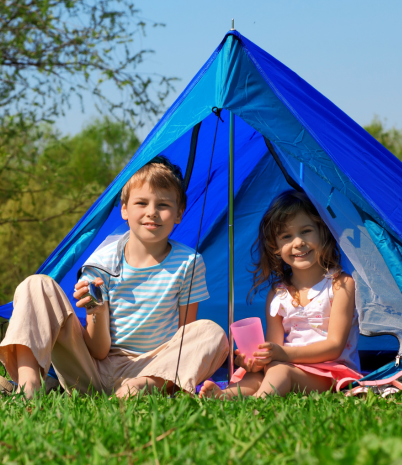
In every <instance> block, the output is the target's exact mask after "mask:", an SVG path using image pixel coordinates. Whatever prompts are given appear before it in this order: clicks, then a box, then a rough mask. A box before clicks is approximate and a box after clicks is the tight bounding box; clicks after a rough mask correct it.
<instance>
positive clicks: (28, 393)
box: [15, 382, 40, 399]
mask: <svg viewBox="0 0 402 465" xmlns="http://www.w3.org/2000/svg"><path fill="white" fill-rule="evenodd" d="M39 390H40V384H39V385H38V384H37V383H30V382H26V383H25V384H23V385H22V386H18V389H17V390H16V392H15V393H16V394H19V393H20V392H22V391H24V395H25V397H26V398H27V399H32V398H33V396H34V395H35V392H37V391H39Z"/></svg>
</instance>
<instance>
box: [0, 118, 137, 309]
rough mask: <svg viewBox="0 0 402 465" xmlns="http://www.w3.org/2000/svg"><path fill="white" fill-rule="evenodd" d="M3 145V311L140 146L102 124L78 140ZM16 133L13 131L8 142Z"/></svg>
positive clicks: (27, 138) (130, 135)
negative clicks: (17, 290)
mask: <svg viewBox="0 0 402 465" xmlns="http://www.w3.org/2000/svg"><path fill="white" fill-rule="evenodd" d="M12 130H13V131H14V137H13V138H12V139H10V138H9V137H8V138H7V139H6V140H5V141H3V143H1V138H0V186H1V187H0V276H1V280H0V303H1V304H4V303H6V302H8V301H10V300H12V297H13V293H14V290H15V288H16V286H17V285H18V284H19V283H20V282H21V281H22V280H23V279H25V278H26V277H27V276H28V275H30V274H33V273H34V272H35V271H36V270H37V269H38V268H39V266H40V265H41V264H42V263H43V261H44V260H45V259H46V257H47V256H48V255H49V254H50V253H51V252H52V250H54V248H55V247H56V246H57V245H58V244H59V243H60V241H61V240H62V239H63V237H64V236H65V235H66V234H67V233H68V232H69V231H70V229H71V228H72V227H73V226H74V225H75V223H76V222H77V221H78V220H79V218H80V217H81V216H82V215H83V214H84V213H85V212H86V211H87V209H88V208H89V207H90V206H91V204H92V203H93V202H94V201H95V200H96V199H97V198H98V197H99V195H100V194H101V193H102V192H103V191H104V189H105V188H106V187H107V186H108V185H109V184H110V183H111V182H112V181H113V179H114V178H115V177H116V175H117V174H118V173H119V172H120V171H121V169H122V168H123V167H124V166H125V164H126V163H127V161H128V160H129V159H130V158H131V157H132V155H133V154H134V152H135V151H136V149H137V148H138V146H139V141H138V139H137V137H136V136H135V134H134V132H133V131H132V130H131V129H130V128H129V127H128V126H125V125H123V124H121V123H118V122H112V121H110V120H109V119H107V118H105V119H104V120H96V121H94V122H93V123H92V124H90V125H88V126H87V127H86V128H85V129H84V130H83V131H82V132H81V133H79V134H77V135H75V136H74V137H70V136H68V137H61V136H60V134H58V133H57V132H55V131H54V130H53V129H52V127H51V126H42V127H39V128H36V129H34V128H32V129H31V131H30V132H28V133H24V132H20V131H18V127H16V128H12ZM10 133H11V130H10V132H9V134H10Z"/></svg>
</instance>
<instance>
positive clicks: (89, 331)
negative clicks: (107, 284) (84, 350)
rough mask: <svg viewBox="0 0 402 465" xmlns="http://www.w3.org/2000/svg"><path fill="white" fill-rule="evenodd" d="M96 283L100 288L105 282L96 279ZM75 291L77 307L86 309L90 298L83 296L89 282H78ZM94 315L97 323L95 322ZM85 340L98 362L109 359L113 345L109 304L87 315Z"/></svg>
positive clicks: (106, 303) (96, 308) (92, 310)
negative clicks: (108, 355)
mask: <svg viewBox="0 0 402 465" xmlns="http://www.w3.org/2000/svg"><path fill="white" fill-rule="evenodd" d="M94 283H95V285H96V286H97V287H98V286H101V285H102V284H103V281H102V280H101V279H100V278H96V279H95V280H94ZM75 289H76V291H75V292H74V297H75V298H76V299H78V301H77V303H76V305H77V307H79V308H84V307H85V304H86V303H87V302H88V301H89V300H90V297H84V298H83V299H81V296H82V295H84V294H85V293H86V292H88V282H87V281H80V282H78V283H77V284H76V286H75ZM94 314H95V320H96V322H95V323H94V321H93V315H94ZM84 340H85V344H86V345H87V347H88V350H89V352H90V354H91V355H92V357H94V358H96V359H98V360H103V359H104V358H106V357H107V354H108V353H109V351H110V347H111V344H112V340H111V337H110V321H109V302H105V303H104V304H103V305H100V306H98V307H95V308H94V309H91V314H90V315H87V327H86V329H85V330H84Z"/></svg>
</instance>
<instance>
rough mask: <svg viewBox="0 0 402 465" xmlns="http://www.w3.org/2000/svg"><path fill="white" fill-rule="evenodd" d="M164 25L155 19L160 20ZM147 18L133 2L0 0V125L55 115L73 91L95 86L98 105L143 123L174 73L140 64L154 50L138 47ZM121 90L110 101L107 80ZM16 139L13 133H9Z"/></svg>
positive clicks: (156, 110) (155, 111)
mask: <svg viewBox="0 0 402 465" xmlns="http://www.w3.org/2000/svg"><path fill="white" fill-rule="evenodd" d="M158 25H160V24H156V23H155V24H153V26H158ZM145 26H146V24H145V22H144V21H143V20H142V19H141V18H140V16H139V10H137V9H136V8H135V7H134V4H133V3H132V1H130V0H114V1H110V0H3V1H2V2H0V125H1V126H4V127H5V128H4V127H3V131H2V132H3V134H4V133H5V132H7V131H5V130H7V129H8V128H9V123H10V118H11V119H12V121H13V122H14V121H16V120H18V121H19V124H20V125H26V124H27V123H28V122H30V123H31V124H37V123H38V122H40V121H50V120H53V119H54V118H55V117H57V116H60V115H62V114H64V111H65V109H66V107H68V106H69V104H70V101H71V97H72V96H76V97H78V98H80V99H81V102H82V96H83V93H84V92H88V91H89V92H91V93H92V95H93V96H94V97H95V101H96V102H97V108H98V110H99V111H100V112H101V113H103V112H105V111H106V112H111V113H113V114H115V115H116V116H119V117H122V118H125V119H126V120H127V121H129V122H130V123H133V122H134V124H141V121H142V118H143V116H144V115H145V114H147V115H149V114H151V115H158V114H159V112H160V110H161V103H163V101H164V99H165V98H166V96H167V95H168V93H169V91H170V90H171V79H169V78H165V77H158V78H157V80H158V81H159V87H158V89H159V91H156V93H155V92H154V91H152V90H151V87H152V86H153V84H155V79H156V78H155V76H153V77H152V76H145V77H144V76H143V75H141V74H140V73H138V72H137V67H138V65H140V64H141V63H142V61H143V60H144V57H145V56H146V55H147V54H149V53H152V50H137V51H135V50H134V47H133V42H134V38H135V36H136V35H138V34H144V31H145ZM107 83H109V84H112V85H113V87H114V88H115V89H117V90H118V91H121V93H120V94H119V95H120V100H119V101H113V100H112V99H111V98H110V97H109V95H110V94H112V93H113V92H111V88H110V86H109V85H108V86H105V84H107ZM11 137H13V134H11Z"/></svg>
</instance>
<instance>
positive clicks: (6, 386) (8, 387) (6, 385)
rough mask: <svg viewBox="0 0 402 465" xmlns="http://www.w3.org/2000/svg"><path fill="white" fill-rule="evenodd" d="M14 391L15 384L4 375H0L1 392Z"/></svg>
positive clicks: (8, 393) (10, 392) (7, 393)
mask: <svg viewBox="0 0 402 465" xmlns="http://www.w3.org/2000/svg"><path fill="white" fill-rule="evenodd" d="M13 391H14V385H13V384H12V383H10V381H8V380H7V379H6V378H4V377H3V376H0V392H1V393H2V394H6V395H10V394H12V393H13Z"/></svg>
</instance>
